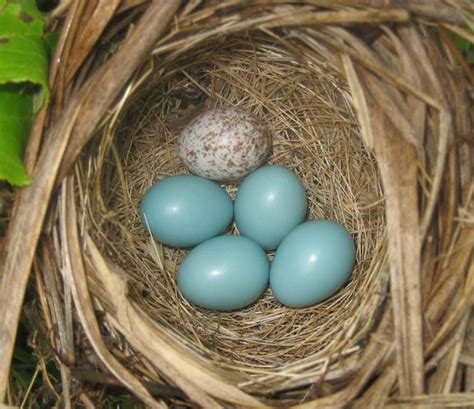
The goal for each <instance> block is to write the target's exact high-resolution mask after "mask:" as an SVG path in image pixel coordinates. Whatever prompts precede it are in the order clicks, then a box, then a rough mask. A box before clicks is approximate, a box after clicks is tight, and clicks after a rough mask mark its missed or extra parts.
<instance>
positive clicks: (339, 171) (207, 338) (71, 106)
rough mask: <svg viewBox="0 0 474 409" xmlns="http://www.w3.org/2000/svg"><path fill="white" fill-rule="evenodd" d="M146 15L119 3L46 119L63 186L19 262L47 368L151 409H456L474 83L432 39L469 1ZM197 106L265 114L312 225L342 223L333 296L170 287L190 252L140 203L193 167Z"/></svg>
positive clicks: (265, 4) (169, 10) (172, 8)
mask: <svg viewBox="0 0 474 409" xmlns="http://www.w3.org/2000/svg"><path fill="white" fill-rule="evenodd" d="M162 3H163V4H161V3H160V2H157V3H156V4H152V5H150V6H149V7H148V8H146V7H145V6H138V7H136V6H134V5H128V6H127V7H126V8H127V10H125V9H124V10H122V11H121V12H120V13H119V12H116V15H115V20H113V21H112V23H111V28H110V29H109V31H107V30H105V32H104V33H105V34H104V35H106V34H108V35H109V37H108V38H114V39H116V38H118V37H119V36H122V37H123V40H121V48H119V50H118V51H117V52H116V53H115V54H113V55H112V56H109V54H107V53H103V52H101V51H100V50H101V49H100V47H99V46H97V47H96V48H95V49H94V50H95V52H96V54H92V49H91V51H90V53H89V57H90V58H89V59H85V61H86V62H88V64H85V66H84V68H83V69H79V71H78V72H77V73H76V71H74V70H73V69H72V68H70V67H73V68H74V67H76V66H77V62H76V63H75V62H74V60H73V62H72V63H71V64H70V66H69V68H70V70H73V71H72V72H73V74H74V75H76V76H74V75H73V74H71V75H70V76H68V75H67V68H66V74H64V77H63V78H66V79H70V80H71V81H72V79H74V78H75V79H76V82H74V84H75V87H76V88H77V89H78V92H77V95H73V94H71V93H69V94H68V93H67V92H64V94H61V97H62V98H65V100H66V101H67V104H66V105H65V108H64V114H63V116H62V117H59V116H57V115H56V117H54V114H51V115H52V117H53V118H56V122H54V121H52V122H51V125H50V126H51V131H50V133H49V140H48V143H49V145H47V146H45V147H44V149H47V148H48V149H50V150H49V151H48V152H49V155H50V156H49V157H51V156H54V155H56V156H54V157H55V158H59V159H58V160H57V161H56V162H54V164H55V165H54V166H55V168H54V172H55V173H54V175H56V173H59V179H57V180H59V181H61V183H60V184H56V186H58V188H59V193H58V194H57V195H55V196H54V199H53V200H52V201H51V207H50V209H51V211H50V213H49V214H50V218H49V222H48V224H47V227H48V229H47V233H46V234H45V235H44V237H43V239H42V243H43V244H42V245H41V246H40V250H41V251H40V252H39V253H38V256H37V262H36V263H35V266H36V267H37V269H38V272H39V273H40V274H38V278H37V285H38V291H39V293H40V299H41V301H42V311H43V314H44V316H45V322H46V323H47V325H49V326H50V328H49V330H50V331H52V333H53V334H57V336H53V341H52V342H53V343H54V345H55V347H56V350H57V351H59V352H58V353H59V354H60V356H61V357H62V360H63V362H68V363H69V365H70V366H72V367H77V366H79V367H81V365H82V366H84V365H85V366H86V367H91V366H95V367H96V369H97V370H99V369H100V370H107V371H110V372H111V373H112V374H113V375H114V376H115V377H117V378H118V380H119V381H120V382H121V383H122V384H124V385H125V386H126V387H127V388H129V389H130V390H131V391H132V392H133V393H134V394H136V395H137V396H138V397H139V398H140V399H141V400H142V401H144V402H145V403H146V404H148V405H149V406H151V407H161V406H160V405H162V403H161V402H159V401H158V400H157V399H165V401H166V400H167V399H168V400H169V399H171V400H172V399H181V400H182V399H186V400H189V401H190V402H194V403H196V404H198V405H200V406H202V407H209V408H210V407H221V405H224V406H227V405H230V404H237V405H243V406H263V405H277V406H290V405H292V404H300V403H306V404H307V405H308V406H304V407H344V406H346V405H349V404H353V405H355V406H354V407H369V406H368V405H372V406H370V407H381V406H383V405H384V404H386V403H389V404H393V405H398V404H400V405H402V404H405V403H414V402H415V403H416V402H421V403H423V404H427V403H428V404H432V403H433V402H434V404H438V403H439V402H445V401H443V400H442V399H447V400H446V402H448V403H452V402H455V403H457V404H459V403H460V402H461V403H463V402H465V401H469V399H470V397H469V394H467V395H462V394H453V396H451V395H449V396H448V395H446V396H448V397H447V398H446V396H445V397H443V396H441V397H440V395H439V394H441V393H445V392H446V391H453V392H458V391H461V390H463V387H464V386H465V385H467V383H465V382H471V383H470V385H471V387H472V379H473V378H472V372H471V375H470V378H469V380H468V381H465V382H464V383H463V382H462V381H461V380H460V379H462V376H464V375H455V374H458V371H464V370H467V369H466V368H465V367H464V366H462V365H463V364H462V363H460V361H459V357H460V354H461V349H462V345H463V344H462V343H463V340H464V334H465V332H466V328H467V325H468V317H469V306H470V301H469V300H470V294H471V292H472V290H473V285H474V279H473V275H474V272H473V271H472V270H473V269H472V266H470V264H469V260H470V257H471V246H472V242H473V229H472V220H473V219H472V213H471V212H472V209H471V208H470V207H469V204H470V203H471V199H472V190H473V189H472V181H471V170H472V168H471V166H470V164H469V161H470V160H471V158H472V155H471V151H470V149H471V147H472V146H471V147H470V146H469V144H468V143H467V142H468V140H469V137H470V136H469V135H470V134H469V132H470V129H471V128H470V121H471V119H472V118H470V113H469V109H468V107H469V98H470V95H469V89H470V88H469V87H471V86H472V73H471V72H470V71H469V68H468V67H467V65H466V63H465V62H464V60H463V59H462V57H461V56H460V54H459V52H458V51H457V50H456V49H455V47H453V40H452V39H451V37H450V36H449V34H448V32H447V29H450V30H456V31H457V32H458V34H459V33H460V34H461V35H464V36H467V37H468V36H469V33H467V32H465V31H463V30H462V29H461V28H460V24H461V20H462V18H467V19H469V16H468V15H467V14H466V10H467V8H468V4H467V3H466V2H462V1H459V2H452V3H453V4H451V5H445V4H444V3H441V2H440V3H439V4H438V2H437V1H436V2H434V3H426V4H424V7H418V6H417V2H404V3H406V4H404V7H403V8H397V9H388V8H384V7H382V6H380V8H379V7H378V6H377V4H378V2H377V1H374V2H367V3H371V4H372V3H373V4H372V5H371V6H367V5H364V4H365V2H345V1H342V2H337V4H336V2H335V4H333V5H331V4H330V2H329V3H328V2H307V3H305V2H301V3H294V2H290V1H289V2H282V1H278V2H272V1H262V2H249V4H246V5H242V4H241V3H240V2H234V1H226V2H222V3H221V2H213V1H209V2H204V3H202V4H201V3H200V2H189V3H186V4H184V5H182V7H178V6H179V2H166V1H165V2H162ZM319 3H324V4H325V6H324V7H323V6H319ZM326 3H328V4H326ZM353 3H357V4H353ZM363 3H364V4H363ZM382 3H383V2H382ZM397 4H398V3H397ZM128 7H130V9H128ZM134 7H135V8H134ZM83 12H84V13H86V14H87V10H86V11H84V10H83ZM89 12H91V10H89ZM71 13H72V14H71V15H72V16H73V17H71V18H72V19H74V18H78V19H79V21H81V20H80V19H81V18H82V17H77V16H76V17H74V16H75V15H74V11H71ZM91 13H92V12H91ZM91 15H92V14H91ZM137 15H141V16H142V17H141V20H139V22H138V23H137V26H136V27H135V28H134V29H133V30H131V32H129V33H124V31H123V27H127V26H128V25H129V23H130V21H133V19H134V18H135V16H137ZM461 15H462V16H463V17H462V18H461V17H460V16H461ZM466 16H467V17H466ZM153 25H154V26H153ZM152 27H158V28H155V29H153V28H152ZM433 27H435V28H436V29H433ZM64 35H65V36H66V37H67V34H64ZM71 42H72V43H73V44H74V42H73V40H71ZM65 44H66V43H65ZM72 50H74V47H72ZM108 51H110V48H108ZM70 58H72V57H70ZM84 58H85V57H84ZM102 61H105V62H104V63H102ZM143 61H145V62H143ZM76 68H77V67H76ZM60 78H61V77H60ZM86 80H87V81H86ZM72 83H73V82H71V84H72ZM471 89H472V88H471ZM61 101H62V100H61ZM61 103H62V102H61ZM209 107H241V108H243V109H245V110H247V111H249V112H251V113H253V114H254V115H256V116H257V117H259V118H261V119H262V120H263V121H264V122H265V124H266V125H267V126H268V128H269V129H270V131H271V133H272V135H273V149H272V153H271V156H270V157H269V162H270V163H274V164H282V165H285V166H287V167H288V168H290V169H292V170H293V171H294V172H295V173H296V174H298V176H299V177H300V178H301V180H302V181H303V183H304V185H305V188H306V191H307V195H308V200H309V217H310V218H312V219H321V218H324V219H332V220H335V221H338V222H340V223H342V224H343V225H344V226H345V227H347V229H348V230H349V231H350V232H351V233H352V235H353V237H354V238H355V242H356V248H357V260H356V266H355V269H354V271H353V273H352V275H351V279H350V281H349V282H348V284H347V285H346V286H345V287H344V288H343V289H342V290H340V291H339V292H338V293H337V294H335V295H334V296H332V297H331V298H329V299H327V300H326V301H324V302H322V303H320V304H317V305H314V306H312V307H307V308H303V309H291V308H288V307H285V306H282V305H281V304H279V303H278V302H277V301H276V300H275V299H274V297H273V296H272V294H271V291H270V290H267V291H266V293H265V294H264V296H263V297H262V298H261V299H260V300H258V301H257V302H256V303H254V304H252V305H251V306H249V307H247V308H244V309H242V310H238V311H233V312H225V313H224V312H214V311H208V310H205V309H201V308H198V307H196V306H194V305H192V304H190V303H189V302H187V301H186V300H185V299H184V298H183V297H182V296H181V294H180V292H179V291H178V289H177V286H176V272H177V269H178V267H179V265H180V262H181V260H182V259H183V257H184V256H185V254H186V251H185V250H182V249H174V248H170V247H167V246H164V245H161V244H160V243H158V242H155V241H154V240H152V239H151V238H150V237H149V235H148V234H147V232H146V231H145V230H144V229H143V227H142V226H141V224H140V218H139V212H138V209H139V204H140V200H141V198H142V196H143V194H144V192H145V191H146V190H147V188H149V187H150V186H151V185H152V184H153V183H154V182H155V181H156V180H158V179H161V178H163V177H166V176H170V175H176V174H182V173H187V170H186V168H185V167H184V166H183V164H182V162H181V161H180V159H179V158H178V155H177V142H178V137H179V133H180V131H181V130H182V129H183V127H184V126H185V125H186V124H187V123H188V122H189V121H190V120H191V119H192V118H193V117H194V116H196V115H197V114H199V113H200V112H202V110H204V109H206V108H209ZM57 109H59V108H57ZM471 136H472V135H471ZM61 144H62V145H61ZM42 150H43V149H42ZM51 152H53V153H51ZM43 156H44V158H43V159H42V156H41V155H40V158H39V161H38V166H37V168H38V167H39V168H41V166H40V165H41V164H42V163H43V162H44V165H43V166H45V167H46V165H47V158H48V155H47V154H46V153H45V154H44V155H43ZM42 160H43V162H41V161H42ZM70 169H73V171H72V172H69V173H68V170H70ZM40 182H41V181H40ZM40 182H38V183H40ZM45 184H46V183H45ZM48 186H49V189H50V190H49V192H51V191H52V189H53V183H50V185H48ZM224 187H225V188H226V189H227V190H228V192H229V193H230V194H231V195H232V196H233V195H234V194H235V191H236V189H237V187H238V184H227V185H224ZM45 189H46V187H45ZM24 200H25V203H26V201H27V199H24ZM22 209H23V208H21V207H20V210H18V212H19V213H20V214H22V213H21V212H22V211H23V212H24V213H23V214H24V215H26V214H27V210H26V209H28V207H27V204H25V205H24V210H22ZM29 210H30V211H32V210H31V209H29ZM19 228H20V227H19ZM229 233H231V234H237V233H236V229H235V226H232V227H231V228H230V230H229ZM270 256H271V255H270ZM12 257H13V256H12ZM12 262H13V259H12ZM55 294H56V295H55ZM72 300H73V301H74V305H75V311H77V315H76V314H74V313H73V312H72ZM72 322H77V323H80V325H78V326H76V325H72V324H71V323H72ZM76 328H77V329H76ZM74 330H75V331H74ZM74 340H78V341H76V342H74ZM79 340H80V341H79ZM79 345H82V346H79ZM84 345H89V347H88V348H91V349H92V350H93V351H94V354H95V356H96V358H95V360H94V359H91V358H88V360H87V363H86V364H85V363H84V362H85V360H84V359H83V358H81V357H83V355H84V353H83V348H84ZM81 351H82V352H81ZM453 351H454V352H453ZM471 370H472V368H471ZM72 373H74V372H72ZM466 373H467V372H466ZM462 374H464V372H462ZM466 376H467V375H466ZM459 377H461V378H459ZM466 379H468V378H466ZM163 384H166V385H172V386H173V387H177V388H179V389H181V390H182V391H183V392H184V393H185V395H186V396H185V397H183V396H182V395H179V394H176V390H175V389H159V391H158V392H157V391H156V388H154V386H156V385H163ZM440 385H441V386H440ZM463 385H464V386H463ZM153 394H154V395H155V396H152V395H153ZM454 395H456V396H454ZM458 395H459V396H458ZM471 398H472V397H471ZM358 405H359V406H358Z"/></svg>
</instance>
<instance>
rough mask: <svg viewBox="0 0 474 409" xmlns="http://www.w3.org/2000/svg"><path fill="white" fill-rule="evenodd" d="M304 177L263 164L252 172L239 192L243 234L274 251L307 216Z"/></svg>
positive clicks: (237, 202) (238, 211)
mask: <svg viewBox="0 0 474 409" xmlns="http://www.w3.org/2000/svg"><path fill="white" fill-rule="evenodd" d="M306 208H307V198H306V193H305V189H304V186H303V184H302V182H301V180H300V179H299V178H298V176H296V174H295V173H293V172H292V171H291V170H289V169H287V168H285V167H283V166H272V165H267V166H263V167H261V168H260V169H257V170H256V171H254V172H252V173H251V174H250V175H248V176H247V177H246V178H245V179H244V181H243V182H242V184H241V185H240V188H239V190H238V192H237V196H236V199H235V204H234V217H235V222H236V224H237V227H238V228H239V232H240V234H242V235H243V236H246V237H249V238H251V239H253V240H255V241H256V242H257V243H258V244H260V245H261V246H262V247H263V248H264V249H265V250H274V249H276V248H277V247H278V245H279V244H280V242H281V241H282V240H283V238H284V237H285V236H286V235H287V234H288V233H289V232H290V231H291V230H293V229H294V228H295V227H296V226H297V225H298V224H300V223H301V222H302V221H303V220H304V218H305V215H306Z"/></svg>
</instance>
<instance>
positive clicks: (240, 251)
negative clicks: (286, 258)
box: [177, 236, 270, 311]
mask: <svg viewBox="0 0 474 409" xmlns="http://www.w3.org/2000/svg"><path fill="white" fill-rule="evenodd" d="M269 269H270V266H269V262H268V258H267V256H266V254H265V252H264V251H263V249H262V248H261V247H260V246H259V245H258V244H257V243H255V242H254V241H252V240H250V239H247V238H245V237H242V236H219V237H215V238H213V239H210V240H208V241H206V242H204V243H202V244H200V245H199V246H197V247H195V248H194V249H193V250H192V251H191V252H190V253H189V254H188V255H187V256H186V257H185V258H184V260H183V262H182V264H181V266H180V267H179V271H178V276H177V282H178V287H179V289H180V291H181V293H182V295H183V296H184V297H185V298H186V299H187V300H189V301H190V302H191V303H193V304H196V305H198V306H200V307H203V308H207V309H212V310H218V311H231V310H236V309H239V308H243V307H245V306H247V305H249V304H251V303H253V302H254V301H255V300H257V299H258V298H259V297H260V295H261V294H262V293H263V292H264V291H265V289H266V288H267V286H268V276H269Z"/></svg>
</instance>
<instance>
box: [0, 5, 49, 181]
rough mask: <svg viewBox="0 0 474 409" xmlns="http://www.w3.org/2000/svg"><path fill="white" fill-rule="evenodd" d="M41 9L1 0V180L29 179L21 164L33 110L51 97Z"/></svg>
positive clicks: (35, 110) (37, 108) (36, 109)
mask: <svg viewBox="0 0 474 409" xmlns="http://www.w3.org/2000/svg"><path fill="white" fill-rule="evenodd" d="M43 30H44V14H43V13H41V12H40V11H39V10H38V8H37V7H36V3H35V0H0V179H5V180H7V181H8V182H10V183H11V184H14V185H18V186H24V185H26V184H28V183H30V182H31V179H30V177H29V176H28V175H27V174H26V171H25V168H24V166H23V163H22V156H23V152H24V149H25V146H26V141H27V138H28V134H29V130H30V127H31V123H32V120H33V115H34V112H37V111H38V110H39V109H40V108H41V107H42V106H43V105H44V104H46V103H47V101H48V99H49V89H48V54H47V51H48V48H47V45H46V42H45V38H44V34H43Z"/></svg>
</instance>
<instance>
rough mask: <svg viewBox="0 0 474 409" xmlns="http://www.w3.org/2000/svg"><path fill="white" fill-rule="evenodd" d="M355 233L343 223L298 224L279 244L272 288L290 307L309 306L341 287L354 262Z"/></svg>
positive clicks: (271, 278) (319, 221) (271, 277)
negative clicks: (351, 232) (353, 235)
mask: <svg viewBox="0 0 474 409" xmlns="http://www.w3.org/2000/svg"><path fill="white" fill-rule="evenodd" d="M355 254H356V252H355V245H354V240H353V239H352V236H351V235H350V234H349V232H348V231H347V230H346V229H345V228H344V227H343V226H341V225H340V224H338V223H336V222H333V221H330V220H316V221H315V220H313V221H308V222H306V223H303V224H301V225H299V226H298V227H297V228H296V229H294V230H293V231H292V232H291V233H290V234H289V235H288V236H287V237H286V238H285V240H283V242H282V243H281V244H280V246H279V247H278V250H277V251H276V254H275V257H274V259H273V262H272V267H271V271H270V288H271V289H272V292H273V294H274V295H275V297H276V298H277V299H278V300H279V301H280V302H281V303H282V304H285V305H287V306H288V307H296V308H297V307H307V306H310V305H313V304H315V303H317V302H320V301H322V300H324V299H326V298H328V297H330V296H331V295H333V294H334V293H335V292H336V291H337V290H339V289H340V288H341V287H342V286H343V285H344V284H345V283H346V281H347V280H348V279H349V276H350V274H351V271H352V269H353V267H354V262H355Z"/></svg>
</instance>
